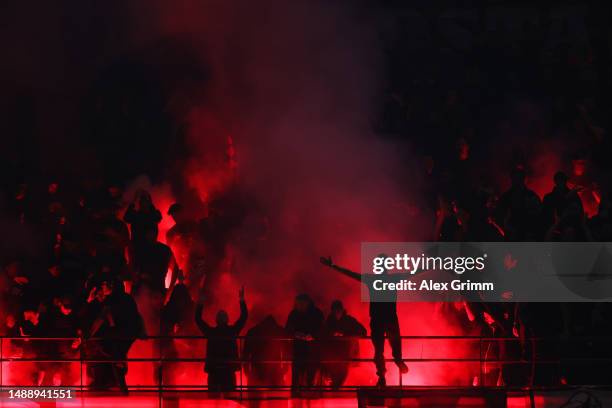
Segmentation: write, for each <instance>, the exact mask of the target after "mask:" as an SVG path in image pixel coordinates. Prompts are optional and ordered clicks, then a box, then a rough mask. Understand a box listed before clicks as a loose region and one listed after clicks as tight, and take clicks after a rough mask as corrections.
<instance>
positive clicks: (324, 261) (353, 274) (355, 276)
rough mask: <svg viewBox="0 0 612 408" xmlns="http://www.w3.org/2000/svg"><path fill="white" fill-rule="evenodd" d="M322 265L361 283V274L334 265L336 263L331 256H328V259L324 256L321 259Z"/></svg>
mask: <svg viewBox="0 0 612 408" xmlns="http://www.w3.org/2000/svg"><path fill="white" fill-rule="evenodd" d="M321 263H322V264H323V265H325V266H327V267H330V268H332V269H334V270H336V271H338V272H340V273H341V274H343V275H346V276H348V277H349V278H352V279H355V280H357V281H360V282H361V274H360V273H357V272H353V271H351V270H350V269H346V268H343V267H341V266H338V265H336V264H334V262H333V261H332V258H331V256H328V257H327V258H326V257H324V256H322V257H321Z"/></svg>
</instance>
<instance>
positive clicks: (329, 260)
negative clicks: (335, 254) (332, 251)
mask: <svg viewBox="0 0 612 408" xmlns="http://www.w3.org/2000/svg"><path fill="white" fill-rule="evenodd" d="M319 260H320V261H321V263H322V264H323V265H325V266H329V267H332V266H333V265H334V262H333V261H332V258H331V256H328V257H327V258H326V257H324V256H322V257H321V258H319Z"/></svg>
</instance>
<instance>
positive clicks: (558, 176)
mask: <svg viewBox="0 0 612 408" xmlns="http://www.w3.org/2000/svg"><path fill="white" fill-rule="evenodd" d="M553 180H554V181H555V187H558V188H562V187H566V185H567V175H566V174H565V173H564V172H562V171H558V172H556V173H555V176H554V177H553Z"/></svg>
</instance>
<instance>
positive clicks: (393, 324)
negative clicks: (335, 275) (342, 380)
mask: <svg viewBox="0 0 612 408" xmlns="http://www.w3.org/2000/svg"><path fill="white" fill-rule="evenodd" d="M321 263H322V264H323V265H325V266H327V267H330V268H332V269H334V270H336V271H338V272H340V273H342V274H344V275H346V276H348V277H349V278H352V279H355V280H356V281H359V282H362V275H361V274H360V273H357V272H353V271H351V270H349V269H346V268H343V267H341V266H338V265H336V264H334V263H333V261H332V258H331V257H330V256H329V257H321ZM385 277H386V278H387V280H396V279H395V278H397V279H400V278H401V274H395V275H390V274H389V273H388V271H386V270H385V271H384V272H383V273H382V274H381V275H377V277H376V278H377V279H381V278H385ZM364 283H365V282H364ZM367 286H368V290H369V292H370V334H371V336H372V344H373V345H374V364H376V375H377V376H378V382H377V383H376V385H378V386H379V387H384V386H385V385H386V384H387V382H386V379H385V373H386V371H387V369H386V366H385V335H386V336H387V338H388V339H389V344H390V345H391V352H392V355H393V360H394V361H395V364H396V365H397V367H398V368H399V370H400V372H401V373H402V374H405V373H407V372H408V366H406V364H405V363H404V361H403V359H402V339H401V337H400V327H399V321H398V318H397V294H396V293H395V291H393V293H392V294H390V296H391V297H390V298H389V299H386V300H387V301H385V302H377V301H375V300H373V299H374V294H373V293H372V292H373V287H372V283H371V282H370V283H369V284H368V285H367Z"/></svg>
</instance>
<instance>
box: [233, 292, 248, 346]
mask: <svg viewBox="0 0 612 408" xmlns="http://www.w3.org/2000/svg"><path fill="white" fill-rule="evenodd" d="M238 296H239V298H240V317H239V318H238V320H236V323H234V328H235V329H236V334H237V335H238V334H240V331H241V330H242V329H243V328H244V325H245V324H246V321H247V318H248V317H249V310H248V309H247V305H246V302H245V301H244V286H243V287H241V288H240V292H238Z"/></svg>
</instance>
